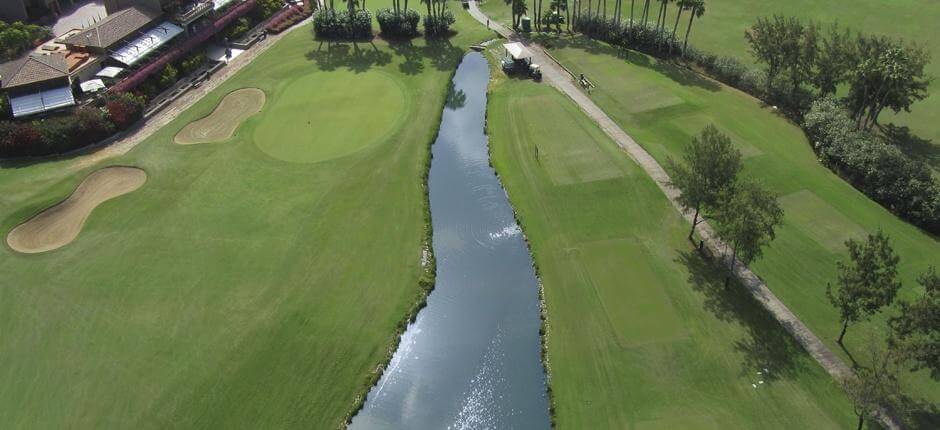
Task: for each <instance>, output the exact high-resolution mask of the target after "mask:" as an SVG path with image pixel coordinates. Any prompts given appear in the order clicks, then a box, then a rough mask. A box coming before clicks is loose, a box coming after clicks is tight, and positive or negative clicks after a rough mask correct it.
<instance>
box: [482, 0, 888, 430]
mask: <svg viewBox="0 0 940 430" xmlns="http://www.w3.org/2000/svg"><path fill="white" fill-rule="evenodd" d="M469 11H470V15H472V16H473V17H474V18H475V19H476V20H477V21H479V22H480V23H483V24H486V23H487V22H489V27H490V29H492V30H494V31H496V32H497V33H499V34H500V35H502V36H503V37H505V38H506V39H509V40H512V41H517V42H521V43H523V44H525V45H526V47H527V48H528V49H529V50H530V51H531V52H532V55H533V60H534V62H535V63H536V64H539V65H540V66H541V68H542V79H543V81H544V82H546V83H548V84H549V85H551V86H553V87H555V88H557V89H558V90H559V91H561V92H562V93H563V94H565V95H567V96H568V97H570V98H571V99H572V100H573V101H574V102H575V103H577V105H578V106H579V107H580V108H581V110H583V111H584V113H585V114H587V115H588V117H590V118H591V119H592V120H594V122H596V123H597V125H599V126H600V127H601V129H602V130H603V131H604V132H605V133H606V134H607V135H608V136H610V137H611V138H612V139H613V140H614V142H616V143H617V145H619V146H620V148H622V149H623V150H624V151H626V152H627V154H629V155H630V157H631V158H633V160H634V161H636V163H637V164H639V165H640V167H642V168H643V170H644V171H646V173H647V175H649V176H650V177H651V178H652V179H653V181H654V182H656V185H657V186H659V189H660V190H662V192H663V194H665V195H666V197H667V198H668V199H669V201H670V202H671V203H672V205H673V206H674V207H675V208H676V210H678V211H679V213H681V214H682V216H683V217H685V219H686V220H688V221H689V224H691V223H692V217H693V213H692V212H691V211H686V210H684V209H683V208H682V205H680V204H679V200H678V197H679V194H680V193H679V190H678V189H676V188H675V187H673V186H672V185H671V180H670V179H669V174H667V173H666V170H665V169H663V167H662V166H661V165H660V164H659V163H658V162H657V161H656V160H655V159H654V158H653V157H652V156H651V155H650V154H649V153H648V152H646V150H645V149H643V147H641V146H640V145H639V144H637V143H636V141H634V140H633V138H632V137H630V135H628V134H627V133H626V132H624V131H623V129H621V128H620V126H618V125H617V124H616V123H614V121H613V120H612V119H611V118H610V117H609V116H607V114H606V113H604V111H603V110H601V108H600V107H598V106H597V104H595V103H594V101H593V100H591V99H590V98H589V97H588V96H587V95H585V94H584V92H583V91H581V89H580V88H579V86H580V84H576V83H575V81H574V77H573V76H572V75H571V74H570V73H569V72H568V70H567V69H565V68H564V66H562V65H561V64H559V63H558V62H557V61H556V60H555V59H554V58H553V57H552V56H551V55H550V54H548V53H547V52H546V51H545V49H544V48H543V47H541V46H539V45H538V44H536V43H533V42H531V41H529V40H527V39H526V38H524V37H523V36H521V35H519V34H516V33H515V32H513V31H511V30H509V29H508V28H506V27H505V26H503V25H501V24H499V23H497V22H495V21H492V20H490V19H489V18H488V17H487V16H486V15H485V14H484V13H483V12H482V11H480V9H479V8H478V7H477V2H476V1H470V8H469ZM697 231H698V233H699V236H701V237H702V239H703V240H704V241H705V245H706V246H707V247H708V249H709V250H710V251H711V252H712V254H713V255H720V256H721V257H722V259H723V260H725V262H726V263H730V261H731V258H732V257H731V255H730V253H728V252H727V250H728V249H729V248H728V246H727V245H726V244H725V243H724V242H723V241H722V240H721V239H720V238H719V237H718V235H717V234H716V233H715V231H714V229H712V227H711V226H710V225H708V223H707V222H702V223H700V224H699V225H698V227H697ZM735 267H736V269H735V274H736V275H737V277H738V278H739V279H740V280H741V283H742V284H743V285H744V286H745V287H746V288H747V289H748V291H750V293H751V294H752V295H753V296H754V298H756V299H757V301H759V302H760V303H761V304H762V305H763V306H764V308H766V309H767V310H768V311H769V312H770V313H771V315H773V316H774V318H775V319H776V320H777V321H778V322H779V323H780V325H782V326H783V327H784V328H785V329H786V330H787V331H788V332H790V334H791V335H793V337H794V338H796V340H797V342H799V343H800V345H802V346H803V348H804V349H806V351H807V352H809V354H810V355H811V356H812V357H813V358H814V359H815V360H816V361H817V362H818V363H819V364H820V365H821V366H822V367H823V368H824V369H826V371H827V372H829V374H830V375H831V376H832V377H833V378H835V379H836V380H837V381H840V382H841V381H844V380H845V379H846V378H850V377H853V376H854V373H853V372H852V369H851V368H849V366H847V365H846V364H845V362H844V361H842V359H840V358H839V357H838V356H837V355H835V354H834V353H833V352H832V351H831V350H830V349H829V348H828V347H827V346H826V345H825V344H824V343H823V342H822V340H820V339H819V337H817V336H816V335H815V334H814V333H813V332H812V331H811V330H810V329H809V327H807V326H806V324H803V322H802V321H800V319H799V318H798V317H797V316H796V315H794V314H793V312H791V311H790V309H789V308H787V306H786V305H785V304H784V303H783V302H782V301H781V300H780V299H779V298H777V296H776V295H774V293H773V291H771V290H770V288H768V287H767V285H766V284H765V283H764V282H763V281H761V280H760V278H758V277H757V275H755V274H754V272H751V270H750V269H748V268H747V267H745V266H744V264H742V263H741V262H740V261H736V262H735ZM880 421H881V422H882V424H884V425H885V426H886V427H887V428H889V429H900V428H902V427H901V426H900V425H899V424H898V422H897V421H896V420H894V419H892V418H889V417H887V416H886V415H885V414H882V416H881V417H880Z"/></svg>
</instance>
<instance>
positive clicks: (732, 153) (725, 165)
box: [667, 125, 741, 240]
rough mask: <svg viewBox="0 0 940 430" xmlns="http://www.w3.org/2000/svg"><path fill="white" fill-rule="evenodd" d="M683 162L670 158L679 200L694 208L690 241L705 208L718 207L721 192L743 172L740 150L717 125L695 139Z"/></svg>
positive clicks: (705, 130) (671, 173)
mask: <svg viewBox="0 0 940 430" xmlns="http://www.w3.org/2000/svg"><path fill="white" fill-rule="evenodd" d="M682 159H683V163H677V162H675V161H674V160H672V159H669V160H668V161H667V167H668V168H669V171H670V176H671V178H672V184H673V186H675V187H676V188H678V189H679V191H680V192H681V194H680V195H679V203H680V204H682V206H683V207H685V209H686V210H694V211H695V214H694V215H693V217H692V229H691V230H689V240H691V239H692V234H694V233H695V227H696V226H697V225H698V224H699V223H700V221H699V214H700V212H701V210H702V209H706V210H713V209H715V208H717V206H718V202H719V198H720V196H721V195H722V192H723V191H725V190H726V189H728V188H731V187H732V186H733V185H734V183H735V181H736V180H737V176H738V172H740V171H741V152H740V151H738V150H737V148H735V147H734V145H732V143H731V138H729V137H728V136H726V135H724V134H722V133H721V132H719V131H718V129H717V128H715V126H714V125H708V126H707V127H705V129H704V130H702V133H701V134H700V135H699V136H695V137H693V138H692V142H690V143H689V145H688V146H686V148H685V151H684V153H683V155H682Z"/></svg>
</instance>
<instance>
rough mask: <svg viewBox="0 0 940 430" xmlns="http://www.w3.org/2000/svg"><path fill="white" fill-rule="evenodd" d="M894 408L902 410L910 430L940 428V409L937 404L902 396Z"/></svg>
mask: <svg viewBox="0 0 940 430" xmlns="http://www.w3.org/2000/svg"><path fill="white" fill-rule="evenodd" d="M898 403H899V404H898V405H896V406H895V408H900V409H903V410H904V411H905V412H904V413H903V415H904V416H905V418H906V419H905V421H906V423H907V424H909V425H910V428H911V429H912V430H921V429H923V430H928V429H938V428H940V408H938V407H937V404H935V403H933V402H930V401H929V400H924V399H914V398H912V397H908V396H903V397H902V398H901V399H900V400H899V402H898Z"/></svg>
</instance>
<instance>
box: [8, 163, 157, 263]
mask: <svg viewBox="0 0 940 430" xmlns="http://www.w3.org/2000/svg"><path fill="white" fill-rule="evenodd" d="M146 181H147V173H145V172H144V171H143V170H141V169H138V168H136V167H106V168H104V169H101V170H98V171H96V172H94V173H92V174H90V175H88V177H87V178H85V180H84V181H82V183H81V184H79V185H78V188H76V189H75V191H74V192H73V193H72V195H70V196H69V197H68V198H67V199H65V200H64V201H62V202H61V203H59V204H57V205H55V206H52V207H50V208H48V209H46V210H44V211H42V212H40V213H39V214H38V215H36V216H34V217H32V218H30V219H29V220H27V221H26V222H24V223H22V224H20V225H19V226H17V227H16V228H14V229H13V230H12V231H10V234H9V235H7V244H9V245H10V247H11V248H13V249H14V250H15V251H18V252H22V253H27V254H34V253H39V252H45V251H51V250H53V249H56V248H60V247H62V246H65V245H67V244H69V243H70V242H71V241H73V240H75V238H76V237H77V236H78V233H79V232H81V231H82V226H83V225H84V224H85V220H86V219H88V216H89V215H90V214H91V212H92V210H94V209H95V208H96V207H97V206H98V205H100V204H101V203H104V202H105V201H107V200H110V199H113V198H115V197H118V196H121V195H123V194H127V193H129V192H131V191H134V190H136V189H138V188H140V187H141V186H142V185H143V184H144V182H146Z"/></svg>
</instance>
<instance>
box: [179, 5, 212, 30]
mask: <svg viewBox="0 0 940 430" xmlns="http://www.w3.org/2000/svg"><path fill="white" fill-rule="evenodd" d="M212 9H213V4H212V1H199V2H194V3H190V4H188V5H183V6H180V10H179V11H178V12H176V13H175V14H173V18H174V19H175V20H176V21H177V22H179V23H180V24H183V25H187V24H189V23H191V22H193V21H195V20H197V19H199V18H200V17H202V16H204V15H205V14H207V13H209V11H211V10H212Z"/></svg>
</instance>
